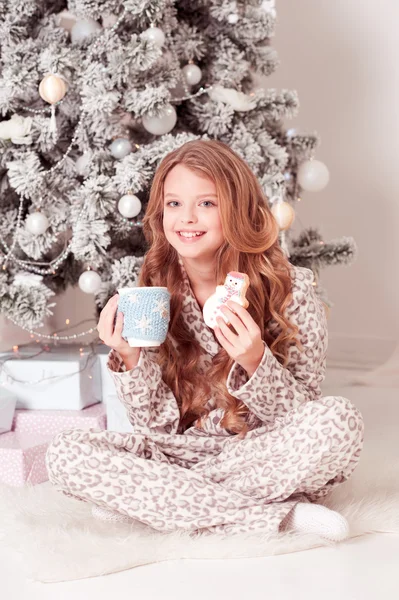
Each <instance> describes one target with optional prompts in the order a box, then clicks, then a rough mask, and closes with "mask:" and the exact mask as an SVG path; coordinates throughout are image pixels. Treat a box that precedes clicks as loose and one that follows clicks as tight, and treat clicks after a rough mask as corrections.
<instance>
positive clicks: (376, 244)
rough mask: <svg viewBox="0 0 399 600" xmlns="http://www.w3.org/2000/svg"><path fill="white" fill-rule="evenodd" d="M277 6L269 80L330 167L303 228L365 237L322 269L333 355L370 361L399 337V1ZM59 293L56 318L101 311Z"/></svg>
mask: <svg viewBox="0 0 399 600" xmlns="http://www.w3.org/2000/svg"><path fill="white" fill-rule="evenodd" d="M277 9H278V19H279V22H278V26H277V29H276V36H275V38H274V40H273V42H274V46H275V48H276V49H277V51H278V54H279V58H280V61H281V64H280V67H279V69H278V70H277V72H276V73H275V74H274V75H273V76H272V77H269V78H268V79H267V80H266V81H267V84H266V85H267V86H268V87H275V88H278V89H281V88H287V89H296V90H297V91H298V94H299V99H300V111H299V114H298V117H296V118H295V119H293V120H290V121H289V122H287V126H290V127H295V128H297V129H298V130H300V131H302V132H313V131H317V132H318V133H319V135H320V137H321V140H322V144H321V146H320V147H319V150H318V152H317V156H316V157H317V158H319V159H320V160H323V161H324V162H325V163H326V164H327V165H328V167H329V169H330V174H331V180H330V184H329V186H328V187H327V188H326V189H325V190H323V191H322V192H320V193H317V194H311V193H307V194H304V195H303V196H302V203H300V204H299V205H298V210H297V220H296V223H295V229H297V228H298V227H299V228H301V226H303V227H305V226H306V227H308V226H310V225H315V226H319V227H320V228H321V231H322V234H323V236H324V237H325V239H326V240H329V239H332V238H335V237H339V236H341V235H348V236H353V237H354V238H355V240H356V242H357V244H358V247H359V256H358V259H357V261H356V262H355V263H354V264H353V265H352V266H350V267H330V268H328V269H325V270H324V271H323V273H322V280H323V283H324V285H325V286H326V288H327V290H328V293H329V296H330V299H331V300H332V302H334V304H335V306H334V307H333V308H332V310H331V313H330V319H329V332H330V346H329V358H330V362H329V364H334V363H335V362H337V361H338V362H345V363H348V362H352V363H354V364H355V365H360V366H362V365H364V366H372V365H374V364H378V363H381V362H383V361H384V360H385V359H386V358H387V357H388V356H389V354H390V353H391V351H392V349H393V347H394V346H395V340H398V339H399V318H398V314H399V313H398V309H397V307H398V300H399V278H398V274H397V273H398V258H399V236H398V229H399V176H398V168H397V162H398V157H399V135H398V133H399V131H398V129H399V127H398V125H399V114H398V111H399V108H398V107H399V75H398V69H397V61H396V55H397V51H398V50H399V45H398V42H397V24H398V22H399V7H398V5H397V4H396V3H395V2H394V0H390V1H389V0H380V1H379V2H378V3H377V2H375V1H372V0H363V1H362V2H359V1H355V0H334V2H331V0H301V1H300V2H298V0H277ZM57 302H58V304H57V307H56V309H55V315H54V317H53V318H52V325H53V326H54V327H55V328H61V327H63V326H64V325H65V319H66V318H69V319H70V320H71V323H74V322H77V321H80V320H82V319H84V318H90V317H93V314H94V311H93V306H94V304H93V301H92V298H91V297H89V296H87V295H86V294H84V293H83V292H81V291H80V290H79V289H69V290H68V291H67V292H66V293H65V294H62V295H60V296H59V297H58V298H57ZM90 326H91V325H90V324H88V325H87V326H86V327H85V329H88V328H89V327H90ZM1 329H2V338H3V339H2V341H1V343H0V350H1V349H8V348H9V347H10V343H22V342H23V341H26V340H27V339H28V338H29V335H27V334H25V333H23V332H21V331H20V330H19V329H18V328H16V327H14V326H10V327H7V328H4V327H1ZM73 332H75V330H73ZM85 339H86V340H88V339H90V338H85Z"/></svg>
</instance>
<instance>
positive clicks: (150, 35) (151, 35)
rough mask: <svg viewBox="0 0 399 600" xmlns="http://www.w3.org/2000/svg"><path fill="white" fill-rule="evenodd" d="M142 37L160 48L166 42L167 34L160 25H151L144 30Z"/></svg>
mask: <svg viewBox="0 0 399 600" xmlns="http://www.w3.org/2000/svg"><path fill="white" fill-rule="evenodd" d="M140 37H142V38H143V39H145V40H148V41H150V42H153V43H154V44H155V45H156V46H158V48H162V46H163V45H164V43H165V34H164V32H163V31H162V29H160V28H159V27H149V28H148V29H146V30H145V31H143V32H142V34H141V36H140Z"/></svg>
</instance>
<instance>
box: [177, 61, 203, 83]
mask: <svg viewBox="0 0 399 600" xmlns="http://www.w3.org/2000/svg"><path fill="white" fill-rule="evenodd" d="M182 71H183V75H184V79H185V80H186V81H187V83H188V85H196V84H197V83H199V82H200V81H201V78H202V71H201V69H200V68H199V67H198V66H197V65H191V64H190V65H185V66H184V67H183V69H182Z"/></svg>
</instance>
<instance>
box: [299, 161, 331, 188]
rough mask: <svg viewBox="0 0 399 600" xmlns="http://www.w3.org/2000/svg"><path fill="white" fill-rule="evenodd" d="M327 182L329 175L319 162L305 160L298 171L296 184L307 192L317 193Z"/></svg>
mask: <svg viewBox="0 0 399 600" xmlns="http://www.w3.org/2000/svg"><path fill="white" fill-rule="evenodd" d="M329 180H330V173H329V171H328V169H327V167H326V165H325V164H324V163H323V162H321V161H320V160H305V162H303V163H302V164H301V166H300V167H299V169H298V183H299V185H300V186H301V188H303V189H304V190H306V191H307V192H319V191H320V190H322V189H323V188H325V187H326V185H327V184H328V182H329Z"/></svg>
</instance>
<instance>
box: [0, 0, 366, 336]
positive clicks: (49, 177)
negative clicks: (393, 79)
mask: <svg viewBox="0 0 399 600" xmlns="http://www.w3.org/2000/svg"><path fill="white" fill-rule="evenodd" d="M0 21H1V23H2V25H1V36H0V44H1V59H0V60H1V79H0V111H1V117H2V121H1V122H0V151H1V155H0V181H1V192H0V193H1V197H0V313H1V314H3V315H5V316H6V317H7V318H8V319H10V320H11V321H12V322H13V323H15V324H17V325H18V326H20V327H22V328H23V329H25V330H27V331H31V333H32V332H33V331H35V332H37V329H38V328H40V327H41V326H42V324H43V321H44V319H45V318H46V316H48V315H50V314H52V311H51V308H52V307H53V306H54V305H55V302H54V300H55V296H56V294H57V292H60V291H62V290H64V289H65V288H66V287H67V286H70V285H79V286H80V288H81V289H82V290H83V291H84V292H87V293H89V294H93V295H94V297H95V303H96V306H97V309H98V313H99V312H100V311H101V309H102V307H103V306H104V304H105V303H106V301H107V300H108V298H109V297H110V296H111V295H113V294H114V293H115V290H116V289H117V288H118V287H122V286H129V285H135V283H136V280H137V274H138V271H139V269H140V266H141V264H142V260H143V259H142V257H143V255H144V254H145V252H146V250H147V248H146V244H145V240H144V237H143V235H142V230H141V219H142V217H143V215H144V213H145V209H146V202H147V198H148V192H149V188H150V185H151V180H152V176H153V173H154V171H155V168H156V166H157V164H158V163H159V161H160V160H161V159H162V157H163V156H164V155H165V154H167V153H168V152H169V151H171V150H173V149H174V148H176V147H178V146H180V145H182V144H183V143H184V142H186V141H189V140H192V139H199V138H203V139H209V138H217V139H219V140H221V141H223V142H225V143H227V144H229V145H230V146H231V147H232V148H233V149H234V150H235V151H236V152H237V153H238V154H240V155H241V156H242V157H243V158H244V159H245V160H246V161H247V162H248V164H249V166H250V167H251V168H252V170H253V171H254V172H255V174H256V175H257V177H258V178H259V181H260V182H261V185H262V187H263V189H264V191H265V193H266V195H267V197H268V198H269V202H270V206H271V208H272V210H273V213H274V215H275V217H276V219H277V221H278V223H279V225H280V231H281V237H280V241H281V245H282V247H283V249H284V250H285V252H286V253H287V254H288V255H289V258H290V261H291V262H292V263H293V264H295V265H300V266H305V267H308V268H311V269H312V270H313V271H314V273H315V275H316V282H317V291H318V293H319V295H320V297H321V298H322V299H323V300H324V302H325V303H326V305H327V306H329V305H331V303H330V302H329V300H328V298H327V294H326V292H325V290H324V289H323V288H322V286H321V284H320V281H319V272H320V270H321V269H322V268H323V267H325V266H326V265H332V264H349V263H350V262H352V261H353V259H354V257H355V255H356V245H355V242H354V241H353V239H352V238H348V237H343V238H340V239H337V240H333V241H329V242H324V241H323V240H322V237H321V234H320V232H319V231H318V230H317V229H315V228H309V229H307V230H306V229H305V230H303V231H302V232H301V233H300V234H299V236H298V237H297V239H293V235H292V232H291V231H290V229H291V225H292V223H293V220H294V217H295V204H296V202H297V201H298V198H299V196H300V194H301V192H302V191H318V190H321V189H322V188H323V187H325V185H326V184H327V183H328V178H329V175H328V169H327V167H326V166H325V165H324V164H323V163H321V162H320V161H318V160H316V157H315V155H316V148H317V145H318V144H319V139H318V136H317V135H316V134H311V135H307V134H299V133H297V132H296V131H295V130H292V129H288V130H287V129H286V126H285V120H287V119H289V118H291V117H293V116H295V115H296V114H297V111H298V97H297V94H296V92H295V91H290V90H281V91H278V90H275V89H267V88H265V86H262V87H259V85H257V84H256V81H257V80H258V77H259V76H268V75H270V74H271V73H273V71H274V70H275V69H276V68H277V65H278V59H277V55H276V52H275V50H274V49H273V48H272V46H271V45H270V40H271V38H272V37H273V35H274V29H275V22H276V14H275V7H274V0H270V1H267V0H263V1H262V0H247V1H242V2H240V1H237V2H236V1H230V0H179V1H174V0H127V1H120V0H101V1H100V0H98V1H96V0H70V1H69V2H66V1H63V0H55V1H52V0H40V1H39V0H2V2H1V4H0ZM95 316H97V315H95ZM92 331H93V329H91V330H89V332H90V333H91V332H92ZM89 332H81V334H82V337H83V335H86V334H87V333H89ZM42 337H50V336H42ZM74 337H81V336H80V335H78V336H76V334H75V335H71V336H63V338H64V339H71V338H74ZM60 339H62V337H61V338H60Z"/></svg>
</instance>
